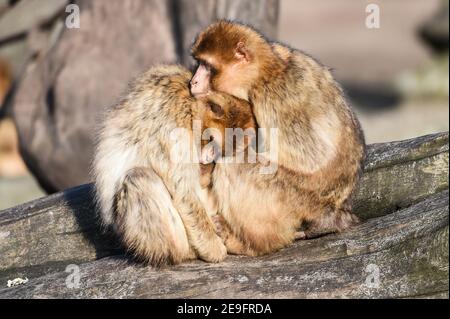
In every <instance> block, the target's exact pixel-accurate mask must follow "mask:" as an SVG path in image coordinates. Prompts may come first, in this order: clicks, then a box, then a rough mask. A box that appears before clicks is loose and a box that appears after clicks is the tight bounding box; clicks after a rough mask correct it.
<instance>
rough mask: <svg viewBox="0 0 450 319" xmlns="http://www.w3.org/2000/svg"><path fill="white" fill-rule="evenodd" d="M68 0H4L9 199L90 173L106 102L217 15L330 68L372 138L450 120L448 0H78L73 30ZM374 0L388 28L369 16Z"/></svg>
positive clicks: (171, 58) (3, 169)
mask: <svg viewBox="0 0 450 319" xmlns="http://www.w3.org/2000/svg"><path fill="white" fill-rule="evenodd" d="M68 2H69V1H66V0H15V1H14V0H0V101H2V100H4V103H3V105H2V107H1V108H0V209H2V208H7V207H10V206H13V205H16V204H19V203H22V202H25V201H28V200H31V199H33V198H36V197H39V196H42V195H44V191H43V190H42V189H46V190H47V191H50V192H53V191H57V190H59V189H62V188H65V187H69V186H74V185H76V184H79V183H82V182H86V181H87V179H88V177H87V176H88V174H87V172H88V168H87V167H88V165H89V164H88V163H89V161H90V157H89V154H90V153H91V152H92V146H91V144H92V142H91V141H92V132H91V128H92V126H94V125H95V122H96V117H97V114H98V112H99V110H100V109H101V108H103V107H104V106H106V105H109V104H111V103H114V101H115V100H117V98H118V96H119V94H120V92H121V91H122V90H123V88H124V87H125V86H126V84H127V82H128V81H129V79H131V78H132V77H133V76H135V75H137V74H138V73H139V72H142V71H143V70H144V69H145V68H146V67H148V66H149V65H151V64H153V63H156V62H161V61H166V62H175V61H178V62H181V63H183V64H185V65H188V66H189V65H190V64H191V62H192V61H191V60H190V58H189V56H188V54H187V52H188V48H189V45H190V43H191V42H192V39H193V37H194V35H195V34H196V33H197V32H198V30H199V29H201V28H203V27H204V26H206V25H207V24H209V23H210V22H211V21H213V20H215V19H216V18H222V17H226V18H232V19H234V18H238V19H239V20H242V21H246V22H250V23H252V24H254V25H256V26H257V27H258V28H259V29H261V30H263V32H264V33H266V34H268V35H269V36H270V37H271V38H278V39H279V40H280V41H282V42H286V43H288V44H290V45H291V46H293V47H296V48H299V49H302V50H303V51H306V52H307V53H310V54H312V55H314V56H315V57H317V58H318V59H319V60H320V61H321V62H323V63H324V64H326V65H328V66H330V67H332V68H333V69H334V73H335V75H336V77H337V79H338V80H339V81H340V82H341V83H342V84H343V86H344V89H345V91H346V92H347V95H348V96H349V99H350V102H351V103H352V105H353V106H354V108H355V110H356V111H357V113H358V114H359V116H360V119H361V122H362V125H363V128H364V129H365V132H366V138H367V141H368V142H369V143H373V142H383V141H389V140H399V139H405V138H410V137H414V136H419V135H424V134H429V133H433V132H438V131H446V130H448V126H449V124H448V123H449V122H448V113H449V109H448V82H449V72H448V10H449V9H448V1H441V0H429V1H421V0H390V1H366V0H357V1H347V0H319V1H317V0H280V1H277V0H252V1H249V0H201V1H194V0H167V1H160V0H147V1H141V0H106V1H105V0H88V1H83V0H80V1H71V2H74V3H77V4H79V5H80V11H81V28H80V29H70V30H69V29H66V28H65V26H64V22H63V21H64V19H65V18H66V17H67V14H68V13H66V12H65V8H66V5H67V4H68ZM369 3H376V4H378V5H379V6H380V14H381V16H380V18H381V26H380V28H379V29H368V28H367V27H366V25H365V19H366V16H367V13H366V12H365V9H366V6H367V5H368V4H369ZM143 30H144V31H143ZM8 93H9V94H8ZM7 94H8V95H7ZM14 124H16V126H17V128H18V131H19V134H17V132H16V129H15V125H14ZM18 136H19V137H20V141H21V143H20V145H21V147H20V148H21V153H22V155H23V158H24V159H25V162H26V163H27V166H28V167H29V168H30V170H31V171H32V172H33V174H34V176H33V175H32V174H31V173H30V172H29V171H28V170H27V169H26V166H25V164H24V161H23V160H22V159H21V157H20V155H19V151H18V149H19V146H18V145H19V142H18V141H19V139H18ZM35 178H37V180H38V182H39V184H38V183H37V182H36V179H35ZM41 186H42V187H41Z"/></svg>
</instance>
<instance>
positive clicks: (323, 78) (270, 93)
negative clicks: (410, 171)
mask: <svg viewBox="0 0 450 319" xmlns="http://www.w3.org/2000/svg"><path fill="white" fill-rule="evenodd" d="M192 54H193V56H194V58H195V59H196V60H197V61H198V62H199V66H198V68H197V70H196V73H195V75H194V77H193V78H192V80H191V92H192V94H193V95H195V96H197V95H198V96H201V95H202V94H205V93H206V92H208V91H210V90H214V91H219V92H225V93H228V94H230V95H233V96H236V97H238V98H240V99H243V100H247V101H249V102H250V103H251V105H252V108H253V113H254V116H255V118H256V122H257V125H258V127H260V128H262V129H269V128H275V129H277V130H278V143H277V145H276V146H277V148H278V149H277V152H275V153H277V154H278V156H277V157H276V158H269V159H268V160H269V161H276V162H277V164H278V170H277V171H276V172H275V173H273V174H260V170H259V168H260V166H261V165H263V164H261V163H260V162H257V163H246V164H236V165H234V164H231V165H230V164H226V163H217V165H216V166H215V168H214V170H213V172H212V174H213V181H212V185H213V187H212V189H213V192H214V193H215V195H216V197H217V201H218V211H219V214H220V218H218V219H216V224H218V226H219V230H220V231H221V236H222V238H223V239H224V241H225V245H226V246H227V249H228V252H230V253H235V254H245V255H252V256H255V255H261V254H266V253H269V252H273V251H276V250H278V249H280V248H283V247H285V246H287V245H289V244H290V243H292V242H293V241H294V240H295V239H300V238H312V237H315V236H319V235H321V234H326V233H330V232H340V231H343V230H345V229H347V228H348V227H350V226H352V225H354V224H356V223H357V222H358V218H357V217H356V216H355V215H354V214H352V213H351V195H352V193H353V191H354V190H355V188H356V186H357V184H358V181H359V179H360V175H361V171H362V163H363V160H364V155H365V142H364V136H363V133H362V130H361V128H360V124H359V122H358V120H357V119H356V117H355V115H354V113H353V112H352V110H351V109H350V107H349V106H348V104H347V103H346V101H345V98H344V96H343V93H342V90H341V88H340V87H339V85H338V84H337V83H336V82H335V80H334V79H333V77H332V75H331V73H330V72H329V70H328V68H326V67H324V66H322V65H321V64H319V63H318V62H317V61H316V60H314V59H313V58H311V57H309V56H307V55H305V54H303V53H301V52H299V51H297V50H294V49H291V48H288V47H286V46H283V45H281V44H277V43H271V42H268V41H267V40H266V39H265V38H264V37H263V36H262V35H260V34H259V33H258V32H257V31H255V30H253V29H252V28H250V27H247V26H244V25H240V24H236V23H231V22H225V21H221V22H218V23H215V24H213V25H211V26H210V27H208V28H207V29H206V30H204V31H203V32H201V33H200V34H199V36H198V38H197V39H196V41H195V43H194V45H193V47H192ZM262 137H263V140H266V139H267V136H266V135H264V134H263V136H262ZM270 147H272V145H271V146H270ZM301 227H303V230H301Z"/></svg>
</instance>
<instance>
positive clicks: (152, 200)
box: [93, 66, 226, 264]
mask: <svg viewBox="0 0 450 319" xmlns="http://www.w3.org/2000/svg"><path fill="white" fill-rule="evenodd" d="M191 76H192V74H191V73H190V72H188V71H187V70H185V69H184V68H182V67H178V66H158V67H154V68H152V69H150V70H149V71H148V72H147V73H145V74H144V75H142V76H141V77H140V78H138V79H137V80H136V82H135V83H134V84H133V86H132V87H131V89H130V91H129V93H128V94H127V96H126V97H125V98H124V99H123V100H122V101H121V102H120V103H119V104H117V105H116V106H114V107H113V108H111V109H109V110H108V112H107V114H106V117H105V120H104V122H103V124H102V128H101V130H100V134H99V138H98V143H97V147H96V154H95V159H94V165H93V173H94V179H95V185H96V194H97V201H98V203H99V207H100V212H101V214H100V217H101V220H102V222H103V224H104V225H105V226H109V227H112V228H113V229H114V230H115V231H116V232H117V233H118V234H119V235H120V237H121V238H122V239H123V242H124V244H125V246H126V247H127V248H129V249H131V250H133V252H134V253H135V254H136V255H137V256H139V257H141V258H143V259H145V260H147V261H149V262H151V263H153V264H159V263H165V262H172V263H179V262H181V261H184V260H188V259H192V258H195V257H196V256H198V257H200V258H202V259H204V260H206V261H209V262H218V261H221V260H223V259H224V258H225V256H226V248H225V246H224V245H223V242H222V240H221V239H220V238H219V237H218V236H217V234H216V233H215V230H214V225H213V224H212V222H211V220H210V218H209V217H208V216H207V214H206V211H205V209H204V207H203V204H202V202H201V200H200V198H199V195H200V194H199V193H200V183H199V182H200V170H199V164H198V162H192V161H189V162H174V161H172V160H171V158H170V154H171V150H172V149H173V147H174V145H175V144H176V142H177V141H176V140H174V139H173V138H172V136H171V134H172V132H174V131H175V130H176V129H178V128H185V129H187V132H188V134H192V122H193V120H194V118H195V117H196V116H197V115H195V109H196V108H197V107H198V103H204V101H203V100H201V101H200V100H196V99H194V98H193V97H192V96H191V95H190V92H189V80H190V78H191ZM181 137H183V136H181ZM181 147H182V148H183V151H187V152H190V151H191V147H192V145H190V143H189V142H188V143H181Z"/></svg>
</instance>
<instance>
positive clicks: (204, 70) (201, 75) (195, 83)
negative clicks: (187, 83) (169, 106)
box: [191, 63, 211, 96]
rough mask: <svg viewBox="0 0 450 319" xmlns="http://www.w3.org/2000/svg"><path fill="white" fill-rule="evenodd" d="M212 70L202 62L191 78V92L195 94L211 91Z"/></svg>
mask: <svg viewBox="0 0 450 319" xmlns="http://www.w3.org/2000/svg"><path fill="white" fill-rule="evenodd" d="M210 80H211V71H210V70H209V68H208V67H207V66H206V65H204V64H203V63H201V64H200V65H199V67H198V68H197V71H196V72H195V74H194V76H193V77H192V80H191V93H192V95H194V96H200V95H204V94H206V93H207V92H208V91H209V82H210Z"/></svg>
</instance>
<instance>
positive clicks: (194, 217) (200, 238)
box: [168, 168, 227, 262]
mask: <svg viewBox="0 0 450 319" xmlns="http://www.w3.org/2000/svg"><path fill="white" fill-rule="evenodd" d="M180 171H182V172H183V171H184V173H185V174H186V175H184V176H182V177H181V178H179V179H178V180H177V182H176V183H173V182H171V186H169V185H168V188H169V189H170V193H171V194H172V197H173V204H174V206H175V208H176V209H177V211H178V212H179V214H180V217H181V219H182V220H183V224H184V226H185V228H186V232H187V235H188V239H189V243H190V244H191V245H192V247H193V248H194V249H195V251H196V252H197V255H198V256H199V257H200V258H201V259H203V260H205V261H207V262H220V261H222V260H224V259H225V257H226V255H227V250H226V247H225V245H224V244H223V241H222V239H221V238H220V237H219V236H218V235H217V234H216V232H215V229H214V225H213V223H212V221H211V218H210V217H209V216H208V214H207V212H206V209H205V208H204V207H203V205H202V202H201V200H200V198H199V195H198V194H197V193H196V191H195V189H194V188H195V187H193V183H192V180H198V173H197V175H195V174H192V175H190V174H189V172H188V171H187V170H183V168H182V169H178V172H180ZM178 176H179V175H178Z"/></svg>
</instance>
